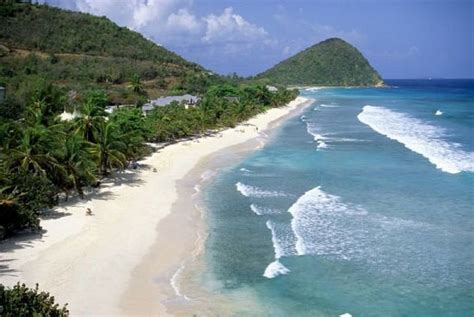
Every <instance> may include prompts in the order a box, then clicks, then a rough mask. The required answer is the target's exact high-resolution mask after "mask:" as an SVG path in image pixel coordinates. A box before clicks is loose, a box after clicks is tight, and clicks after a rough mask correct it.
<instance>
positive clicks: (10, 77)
mask: <svg viewBox="0 0 474 317" xmlns="http://www.w3.org/2000/svg"><path fill="white" fill-rule="evenodd" d="M12 2H13V1H11V2H2V1H0V85H6V86H7V94H9V95H10V96H11V97H14V98H16V99H21V98H22V91H24V90H25V89H27V87H25V86H28V85H29V84H30V83H31V82H34V81H36V79H37V78H45V79H48V80H51V81H54V82H55V84H57V85H60V86H62V87H65V88H67V89H69V90H71V89H73V90H76V91H78V92H83V91H85V90H88V89H92V88H93V89H102V90H105V91H106V92H107V94H108V95H109V98H110V101H111V102H113V103H122V104H123V103H125V104H136V103H137V102H138V100H139V99H140V94H137V91H134V90H130V89H128V86H129V85H130V84H132V83H133V81H134V80H135V79H136V78H137V77H138V78H140V79H141V80H142V90H141V91H140V93H141V95H144V96H146V95H149V96H150V97H156V96H159V95H165V94H169V93H170V92H171V91H174V92H177V93H181V92H191V93H203V92H204V91H205V90H206V88H207V86H209V85H210V84H217V83H220V82H222V78H221V77H219V76H216V75H214V74H212V73H210V72H208V71H206V70H205V69H204V68H202V67H201V66H199V65H197V64H194V63H191V62H188V61H186V60H184V59H183V58H181V57H180V56H178V55H176V54H175V53H173V52H170V51H168V50H167V49H165V48H163V47H161V46H159V45H156V44H154V43H153V42H151V41H149V40H147V39H145V38H144V37H143V36H142V35H140V34H139V33H136V32H133V31H131V30H129V29H127V28H124V27H119V26H117V25H116V24H114V23H113V22H111V21H110V20H108V19H107V18H105V17H96V16H92V15H89V14H85V13H79V12H71V11H65V10H61V9H58V8H52V7H48V6H45V5H24V4H15V3H12Z"/></svg>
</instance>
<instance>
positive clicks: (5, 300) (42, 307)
mask: <svg viewBox="0 0 474 317" xmlns="http://www.w3.org/2000/svg"><path fill="white" fill-rule="evenodd" d="M66 306H67V304H66V305H64V306H62V307H61V306H60V305H59V304H56V303H55V302H54V296H51V295H50V294H49V293H46V292H41V291H39V289H38V284H36V287H35V288H33V289H30V288H28V287H26V286H25V284H21V285H20V283H18V284H16V285H15V286H14V287H13V288H7V287H5V286H3V285H2V284H0V315H1V316H4V317H16V316H50V317H56V316H57V317H61V316H69V311H68V310H67V307H66Z"/></svg>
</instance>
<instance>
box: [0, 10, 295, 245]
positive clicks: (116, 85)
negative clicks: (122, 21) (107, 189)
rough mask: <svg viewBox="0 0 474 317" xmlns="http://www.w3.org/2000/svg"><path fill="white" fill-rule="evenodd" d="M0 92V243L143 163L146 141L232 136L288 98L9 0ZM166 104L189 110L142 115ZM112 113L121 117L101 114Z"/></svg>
mask: <svg viewBox="0 0 474 317" xmlns="http://www.w3.org/2000/svg"><path fill="white" fill-rule="evenodd" d="M0 85H5V86H6V87H7V99H6V100H5V101H4V102H3V103H1V104H0V239H2V238H3V237H4V236H8V235H11V234H13V233H15V232H16V231H19V230H23V229H38V228H40V223H39V216H40V215H41V213H42V212H43V210H44V209H47V208H50V207H52V206H54V205H56V204H57V203H58V201H59V199H68V197H69V196H70V195H71V194H75V195H79V196H80V197H83V196H84V195H85V193H86V190H85V189H87V188H89V187H94V186H98V185H100V179H101V178H102V177H104V176H106V175H109V174H110V173H111V172H113V171H116V170H121V169H124V168H126V167H127V166H128V165H129V164H130V163H131V162H134V161H136V160H138V159H140V158H142V157H143V156H145V155H147V154H149V153H150V152H151V149H150V147H148V146H147V145H146V142H174V141H176V140H178V139H180V138H186V137H193V136H198V135H201V134H203V133H206V134H207V133H212V132H213V131H214V130H215V129H221V128H225V127H233V126H235V125H236V124H237V123H238V122H241V121H243V120H246V119H248V118H250V117H251V116H253V115H255V114H257V113H260V112H263V111H265V110H267V109H269V108H271V107H278V106H281V105H283V104H286V103H288V102H289V101H290V100H292V99H294V98H295V97H296V95H297V91H289V90H286V89H284V88H280V89H279V90H278V91H277V92H269V91H268V89H267V88H266V86H264V85H261V84H243V80H242V79H241V78H238V77H237V76H236V75H234V76H231V77H227V78H225V77H221V76H216V75H213V74H212V73H210V72H208V71H206V70H205V69H203V68H202V67H201V66H199V65H196V64H193V63H190V62H187V61H186V60H184V59H183V58H181V57H179V56H178V55H176V54H174V53H172V52H170V51H168V50H166V49H165V48H163V47H160V46H158V45H155V44H153V43H152V42H151V41H148V40H146V39H145V38H143V37H142V36H141V35H140V34H138V33H135V32H132V31H130V30H128V29H126V28H121V27H118V26H117V25H115V24H114V23H112V22H111V21H109V20H108V19H106V18H104V17H95V16H92V15H89V14H83V13H77V12H69V11H65V10H60V9H56V8H50V7H48V6H45V5H24V4H16V3H14V1H3V2H0ZM170 93H173V94H181V93H195V94H199V95H200V96H201V101H200V102H199V104H198V105H197V106H196V107H191V108H189V109H187V108H186V107H185V106H184V105H181V104H177V103H174V104H172V105H170V106H166V107H158V108H156V109H154V110H153V111H150V112H149V113H148V114H147V116H145V115H144V113H143V112H142V110H141V108H140V106H141V105H142V104H143V103H144V102H145V101H146V100H147V99H148V98H149V97H154V96H158V95H160V94H170ZM114 103H116V104H128V105H129V106H128V107H120V109H118V110H116V111H114V112H113V113H112V114H110V115H109V114H108V113H107V112H106V111H105V107H106V106H107V105H109V104H114ZM63 111H67V112H69V113H72V112H73V111H74V112H75V113H76V114H79V116H76V117H74V118H73V119H71V120H69V121H61V119H60V114H61V113H63Z"/></svg>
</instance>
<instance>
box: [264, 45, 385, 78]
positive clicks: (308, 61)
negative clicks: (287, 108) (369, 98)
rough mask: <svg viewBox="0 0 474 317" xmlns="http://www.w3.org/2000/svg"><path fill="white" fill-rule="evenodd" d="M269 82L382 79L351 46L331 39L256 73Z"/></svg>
mask: <svg viewBox="0 0 474 317" xmlns="http://www.w3.org/2000/svg"><path fill="white" fill-rule="evenodd" d="M257 78H266V79H268V80H270V81H271V82H275V83H279V84H285V85H302V86H309V85H315V86H378V85H382V84H383V80H382V78H381V77H380V75H379V74H378V73H377V71H376V70H375V69H374V68H373V67H372V66H370V64H369V62H368V61H367V59H366V58H365V57H364V56H363V55H362V54H361V53H360V52H359V51H358V50H357V49H356V48H355V47H353V46H352V45H350V44H349V43H347V42H345V41H343V40H341V39H338V38H331V39H328V40H325V41H323V42H321V43H318V44H316V45H313V46H311V47H309V48H307V49H305V50H304V51H302V52H300V53H298V54H296V55H294V56H292V57H290V58H288V59H286V60H284V61H282V62H280V63H279V64H277V65H275V66H274V67H272V68H270V69H269V70H267V71H265V72H263V73H261V74H259V75H257Z"/></svg>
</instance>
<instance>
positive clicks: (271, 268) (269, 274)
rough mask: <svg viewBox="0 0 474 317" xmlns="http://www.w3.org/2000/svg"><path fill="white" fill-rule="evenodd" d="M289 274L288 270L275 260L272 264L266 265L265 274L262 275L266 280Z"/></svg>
mask: <svg viewBox="0 0 474 317" xmlns="http://www.w3.org/2000/svg"><path fill="white" fill-rule="evenodd" d="M288 273H290V270H289V269H288V268H287V267H286V266H284V265H283V264H281V262H280V261H278V260H275V261H273V262H272V263H270V264H268V266H267V268H266V269H265V272H264V273H263V276H265V277H266V278H274V277H277V276H278V275H284V274H288Z"/></svg>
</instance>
